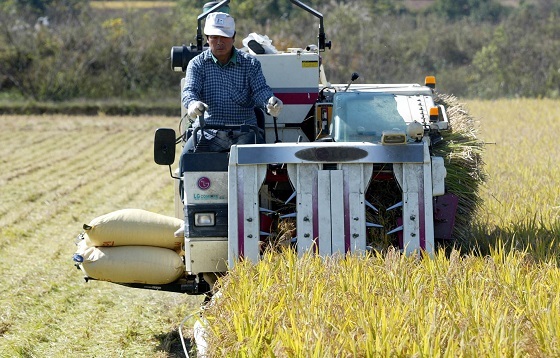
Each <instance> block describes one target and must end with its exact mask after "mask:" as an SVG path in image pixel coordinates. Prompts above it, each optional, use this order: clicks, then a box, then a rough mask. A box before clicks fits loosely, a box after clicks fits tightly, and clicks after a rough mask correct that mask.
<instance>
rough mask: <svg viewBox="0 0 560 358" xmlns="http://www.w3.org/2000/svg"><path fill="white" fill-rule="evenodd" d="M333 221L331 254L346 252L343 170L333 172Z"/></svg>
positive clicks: (331, 172)
mask: <svg viewBox="0 0 560 358" xmlns="http://www.w3.org/2000/svg"><path fill="white" fill-rule="evenodd" d="M330 175H331V215H332V216H331V220H332V223H331V225H332V236H331V240H332V244H331V245H332V248H331V253H333V254H334V253H337V252H338V253H341V254H344V253H345V252H346V245H345V240H346V235H345V228H346V225H345V219H346V215H347V212H346V210H345V209H347V205H346V204H347V203H346V202H345V200H344V191H345V187H344V172H343V171H342V170H331V171H330Z"/></svg>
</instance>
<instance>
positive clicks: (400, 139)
mask: <svg viewBox="0 0 560 358" xmlns="http://www.w3.org/2000/svg"><path fill="white" fill-rule="evenodd" d="M405 143H406V134H405V133H404V132H403V131H401V130H397V129H393V130H390V131H383V134H382V135H381V144H387V145H390V144H405Z"/></svg>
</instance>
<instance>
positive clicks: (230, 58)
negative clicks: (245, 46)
mask: <svg viewBox="0 0 560 358" xmlns="http://www.w3.org/2000/svg"><path fill="white" fill-rule="evenodd" d="M204 34H205V35H206V38H207V41H208V44H209V47H210V48H209V49H208V50H206V51H204V52H202V53H201V54H199V55H198V56H196V57H195V58H193V59H192V60H191V61H190V62H189V64H188V67H187V70H186V77H185V85H184V87H183V93H182V103H183V106H185V108H186V109H187V115H188V116H189V118H190V119H192V120H194V123H193V128H197V127H204V124H202V123H201V121H200V119H199V117H200V116H202V117H203V120H204V123H205V124H206V125H209V126H212V125H218V126H221V125H242V124H248V125H253V126H257V117H256V114H255V108H260V109H266V110H267V112H268V113H269V114H270V115H271V116H273V117H277V116H278V115H279V113H280V111H281V109H282V106H283V103H282V101H281V100H280V99H278V98H276V97H275V96H274V94H273V93H272V90H271V89H270V87H269V86H268V85H267V83H266V80H265V78H264V75H263V73H262V70H261V64H260V62H259V61H258V60H257V59H256V58H255V57H253V56H251V55H249V54H248V53H245V52H241V51H238V50H237V49H236V48H235V47H234V46H233V43H234V41H235V21H234V20H233V17H231V16H230V15H229V14H227V13H223V12H214V13H210V14H209V15H208V16H207V18H206V23H205V25H204ZM202 135H204V142H205V147H206V148H205V150H206V151H213V152H221V151H227V150H229V148H230V147H231V145H232V144H248V143H255V133H254V132H253V131H249V132H241V131H237V130H205V131H204V134H202V133H201V131H199V132H198V137H197V139H198V141H199V142H200V140H201V139H202ZM256 142H257V143H263V142H264V137H263V133H261V132H260V131H259V134H258V135H257V138H256ZM194 149H195V148H194V141H193V138H192V137H191V138H189V140H188V141H187V143H186V144H185V147H184V149H183V151H192V150H194Z"/></svg>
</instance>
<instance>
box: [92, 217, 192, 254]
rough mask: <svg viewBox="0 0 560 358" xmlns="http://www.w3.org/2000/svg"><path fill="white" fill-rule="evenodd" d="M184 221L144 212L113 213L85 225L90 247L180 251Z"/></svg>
mask: <svg viewBox="0 0 560 358" xmlns="http://www.w3.org/2000/svg"><path fill="white" fill-rule="evenodd" d="M182 226H183V220H181V219H177V218H175V217H171V216H166V215H161V214H156V213H152V212H150V211H146V210H141V209H123V210H118V211H113V212H112V213H109V214H105V215H102V216H99V217H97V218H95V219H93V220H92V221H91V222H90V223H89V224H85V225H84V226H83V227H84V230H85V231H86V233H87V236H88V238H87V243H88V246H129V245H130V246H156V247H166V248H168V249H173V250H179V249H180V248H181V244H182V243H183V238H181V237H175V235H174V234H175V231H177V230H178V229H179V228H181V227H182Z"/></svg>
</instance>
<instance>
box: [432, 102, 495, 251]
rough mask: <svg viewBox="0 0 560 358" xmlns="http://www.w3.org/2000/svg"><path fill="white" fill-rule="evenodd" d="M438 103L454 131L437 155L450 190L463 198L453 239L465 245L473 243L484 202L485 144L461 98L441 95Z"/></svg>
mask: <svg viewBox="0 0 560 358" xmlns="http://www.w3.org/2000/svg"><path fill="white" fill-rule="evenodd" d="M435 101H436V103H438V104H442V105H444V106H445V108H446V112H447V116H448V119H449V124H450V127H451V129H450V130H449V131H447V132H443V141H441V142H440V143H439V144H437V145H435V146H434V147H433V155H435V156H440V157H443V158H444V160H445V167H446V169H447V177H446V179H445V185H446V189H447V191H448V192H450V193H453V194H455V195H457V196H458V197H459V206H458V208H457V215H456V217H455V228H454V232H453V236H454V238H455V240H456V243H457V244H458V245H461V244H465V243H468V242H469V241H470V240H472V235H470V232H471V224H472V221H473V218H474V215H475V213H476V210H477V207H478V206H479V205H480V204H481V202H482V199H481V197H480V195H479V189H480V185H482V184H483V183H484V181H485V180H486V173H485V171H484V161H483V159H482V154H483V150H484V142H483V141H482V140H481V139H480V138H478V137H477V123H476V121H475V119H474V118H473V117H472V116H471V115H470V114H469V113H468V111H467V110H466V109H465V107H464V105H463V104H461V103H459V100H458V99H457V97H455V96H453V95H446V94H439V93H438V94H436V98H435Z"/></svg>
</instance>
